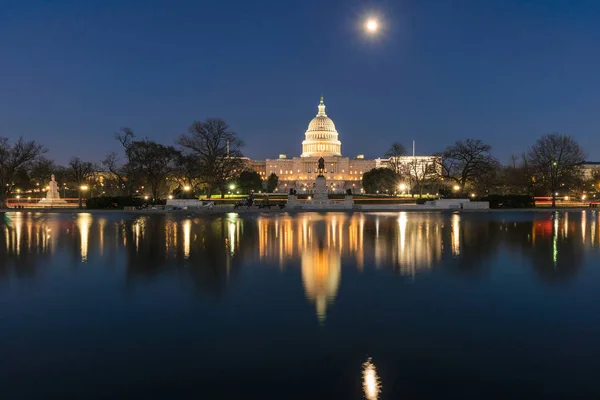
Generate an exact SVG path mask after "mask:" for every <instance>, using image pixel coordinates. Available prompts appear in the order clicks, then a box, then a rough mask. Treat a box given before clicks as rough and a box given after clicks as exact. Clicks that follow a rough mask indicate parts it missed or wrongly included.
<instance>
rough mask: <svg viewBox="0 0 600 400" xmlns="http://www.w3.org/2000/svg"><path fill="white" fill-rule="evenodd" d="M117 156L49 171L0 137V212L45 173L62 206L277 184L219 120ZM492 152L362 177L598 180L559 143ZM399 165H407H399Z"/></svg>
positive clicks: (395, 154)
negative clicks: (503, 155) (255, 167)
mask: <svg viewBox="0 0 600 400" xmlns="http://www.w3.org/2000/svg"><path fill="white" fill-rule="evenodd" d="M114 136H115V139H116V141H117V142H118V143H119V147H120V151H118V152H112V153H110V154H108V155H106V156H105V157H104V159H103V160H102V161H101V162H100V163H93V162H91V161H86V160H81V159H80V158H78V157H74V158H73V159H71V160H70V162H69V163H68V165H66V166H60V165H56V164H55V163H54V162H53V161H52V160H49V159H47V158H45V157H44V155H45V153H46V152H47V149H46V148H45V147H44V146H43V145H41V144H39V143H36V142H35V141H27V140H25V139H23V138H19V139H18V140H16V141H14V143H11V141H10V140H9V139H8V138H0V185H1V189H0V206H2V207H6V201H7V199H8V198H9V197H11V196H13V197H14V196H15V195H18V194H19V193H27V196H28V197H32V196H33V197H38V196H39V197H42V196H43V195H45V192H46V190H45V186H46V184H47V183H48V180H49V177H50V175H51V174H54V175H55V176H56V181H57V183H58V184H59V190H60V191H61V197H78V198H79V200H80V202H81V198H82V196H92V197H93V196H100V195H106V196H145V197H148V200H149V201H152V200H158V199H164V198H166V197H167V195H169V196H174V197H179V198H193V197H196V196H197V195H198V194H200V193H204V194H206V195H207V196H209V197H210V196H212V195H214V194H220V195H221V196H224V195H225V194H226V193H236V192H239V193H249V192H251V191H259V190H261V189H262V188H263V181H264V183H265V184H266V190H267V191H268V192H272V191H273V190H274V189H275V188H276V187H277V184H278V177H277V176H276V175H274V174H272V175H271V176H269V177H266V179H265V177H261V176H260V175H259V174H258V173H257V172H255V171H252V168H251V166H250V165H249V164H248V160H247V159H244V158H243V154H242V151H241V149H242V148H243V146H244V142H243V141H242V140H241V139H239V138H238V136H237V135H236V133H234V132H233V131H232V130H231V129H230V128H229V127H228V125H227V124H226V123H225V121H223V120H221V119H207V120H204V121H196V122H194V123H193V124H192V125H191V126H190V127H189V129H188V132H187V133H186V134H182V135H180V136H179V137H178V138H177V140H176V141H175V143H174V145H164V144H160V143H157V142H155V141H151V140H149V139H147V138H141V139H140V138H138V137H137V136H136V135H135V134H134V132H133V130H131V129H129V128H123V129H121V130H120V131H119V132H117V133H116V134H115V135H114ZM491 150H492V147H491V146H490V145H489V144H486V143H484V142H483V141H481V140H479V139H466V140H459V141H456V142H455V143H453V144H451V145H449V146H448V147H447V148H446V149H445V150H444V151H442V152H440V153H437V154H436V155H435V156H436V157H432V158H430V159H429V160H430V161H427V162H426V163H425V164H423V161H422V160H417V159H416V158H415V159H412V158H410V157H408V158H407V157H404V156H405V155H406V149H405V148H404V146H403V145H402V144H400V143H393V144H392V146H391V147H390V149H389V151H388V152H387V153H386V154H385V155H386V157H388V158H389V165H388V168H383V169H374V170H371V171H367V172H366V173H365V174H364V175H363V188H364V190H365V192H367V193H377V192H379V193H389V194H392V193H398V192H404V191H406V192H407V193H412V194H418V195H423V194H424V193H425V192H427V193H431V194H437V193H441V194H443V195H452V194H455V195H473V194H476V195H477V196H484V195H489V194H527V195H548V196H552V200H553V204H555V201H556V197H557V196H558V195H559V194H560V195H563V194H565V193H579V194H583V193H587V192H592V191H595V190H596V189H597V188H598V178H600V177H598V176H596V175H594V176H593V177H592V180H586V179H584V177H583V174H582V169H581V165H582V163H583V162H584V161H585V153H584V151H583V150H582V149H581V147H580V146H579V144H578V143H577V142H576V141H575V140H574V139H573V138H572V137H571V136H568V135H564V134H560V133H553V134H548V135H545V136H542V137H541V138H539V139H538V140H537V141H536V142H535V143H534V144H533V145H532V146H531V147H530V148H529V149H528V150H527V151H526V152H524V153H523V154H521V155H519V156H513V157H511V160H510V162H509V163H508V164H506V165H503V164H502V163H500V162H499V161H498V159H496V158H495V157H494V156H493V155H492V154H491ZM406 160H408V162H407V161H406Z"/></svg>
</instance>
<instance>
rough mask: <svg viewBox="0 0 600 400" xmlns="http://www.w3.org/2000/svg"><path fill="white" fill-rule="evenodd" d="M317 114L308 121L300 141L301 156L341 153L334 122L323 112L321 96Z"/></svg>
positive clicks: (326, 155) (323, 155)
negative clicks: (303, 137) (302, 139)
mask: <svg viewBox="0 0 600 400" xmlns="http://www.w3.org/2000/svg"><path fill="white" fill-rule="evenodd" d="M318 108H319V112H318V113H317V116H316V117H314V118H313V119H312V121H310V123H309V124H308V129H307V130H306V133H305V134H304V135H305V138H306V139H305V140H304V141H303V142H302V155H301V157H331V156H338V157H339V156H341V155H342V142H340V141H339V140H338V132H337V130H336V129H335V124H334V123H333V121H332V120H331V118H329V117H328V116H327V114H325V104H324V103H323V96H321V102H320V103H319V107H318Z"/></svg>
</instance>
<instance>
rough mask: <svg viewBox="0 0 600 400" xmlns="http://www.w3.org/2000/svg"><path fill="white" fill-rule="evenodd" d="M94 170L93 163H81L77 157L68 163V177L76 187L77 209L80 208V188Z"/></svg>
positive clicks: (81, 188)
mask: <svg viewBox="0 0 600 400" xmlns="http://www.w3.org/2000/svg"><path fill="white" fill-rule="evenodd" d="M95 169H96V168H95V166H94V164H93V163H91V162H89V161H81V159H80V158H79V157H73V158H72V159H71V161H69V175H70V177H71V180H72V181H73V183H74V184H76V185H77V193H78V199H79V208H81V207H82V201H81V197H82V191H83V187H82V186H83V184H84V183H85V182H87V180H88V179H89V178H90V177H91V176H92V175H93V174H94V171H95ZM86 189H87V188H86Z"/></svg>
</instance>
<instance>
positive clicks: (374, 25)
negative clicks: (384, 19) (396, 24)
mask: <svg viewBox="0 0 600 400" xmlns="http://www.w3.org/2000/svg"><path fill="white" fill-rule="evenodd" d="M365 28H366V29H367V32H369V33H375V32H377V30H378V29H379V22H377V20H376V19H373V18H370V19H368V20H367V22H366V23H365Z"/></svg>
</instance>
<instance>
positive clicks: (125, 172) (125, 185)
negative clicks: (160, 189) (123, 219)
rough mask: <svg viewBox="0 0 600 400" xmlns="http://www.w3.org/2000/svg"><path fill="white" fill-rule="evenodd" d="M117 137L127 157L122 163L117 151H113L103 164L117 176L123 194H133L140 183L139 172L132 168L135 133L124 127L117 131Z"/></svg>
mask: <svg viewBox="0 0 600 400" xmlns="http://www.w3.org/2000/svg"><path fill="white" fill-rule="evenodd" d="M114 136H115V139H117V141H118V142H119V143H120V144H121V146H123V150H124V151H125V159H124V160H123V161H122V163H121V162H120V160H119V156H118V155H117V153H115V152H112V153H110V154H108V155H107V156H106V158H105V159H104V161H102V165H103V166H104V167H105V168H106V169H108V171H109V172H110V173H111V174H112V175H113V176H114V177H115V178H116V180H117V183H118V186H119V189H120V191H121V193H122V194H124V195H127V196H132V195H133V194H134V192H135V188H136V186H137V185H138V184H139V178H140V177H139V176H138V172H139V171H136V170H134V169H133V168H132V163H131V151H130V148H131V144H132V143H133V142H134V138H135V134H134V133H133V130H131V129H130V128H122V129H121V130H120V131H119V132H117V133H115V135H114Z"/></svg>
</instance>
